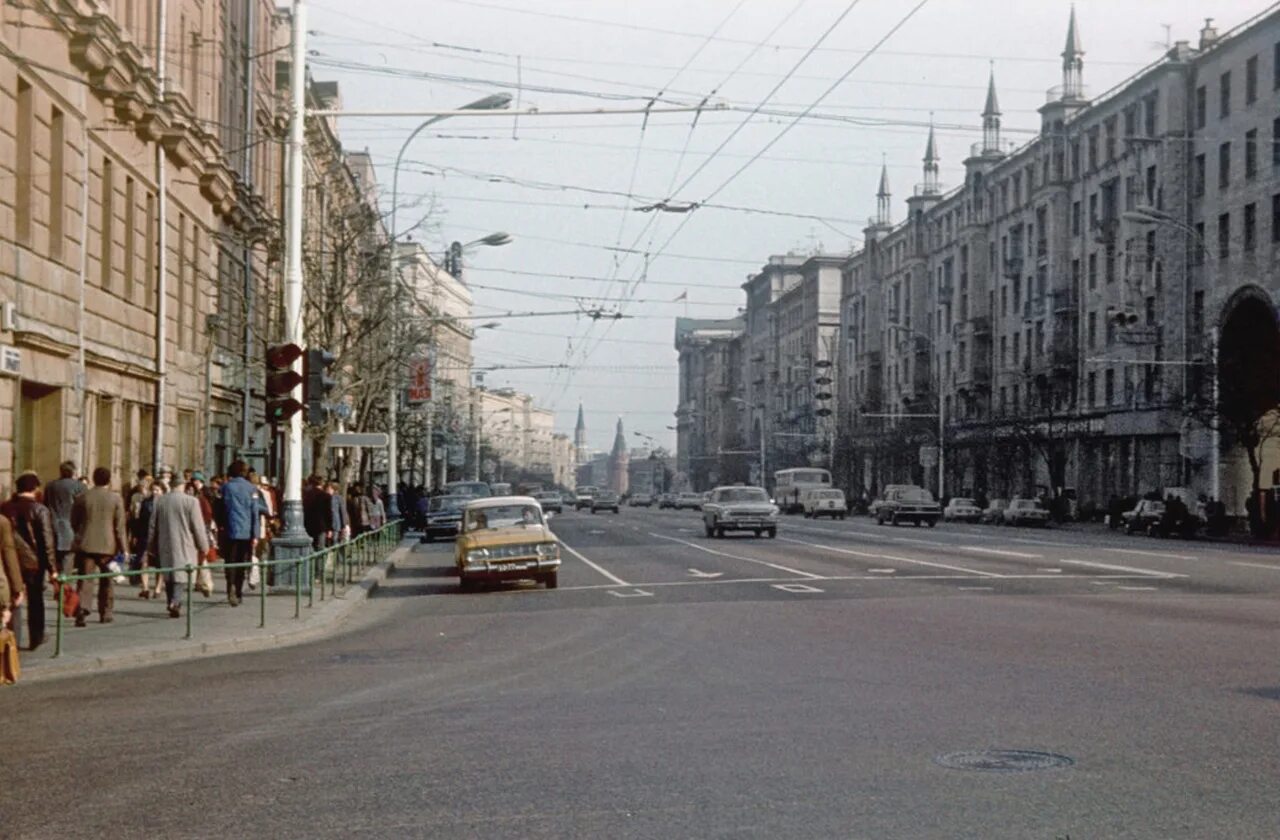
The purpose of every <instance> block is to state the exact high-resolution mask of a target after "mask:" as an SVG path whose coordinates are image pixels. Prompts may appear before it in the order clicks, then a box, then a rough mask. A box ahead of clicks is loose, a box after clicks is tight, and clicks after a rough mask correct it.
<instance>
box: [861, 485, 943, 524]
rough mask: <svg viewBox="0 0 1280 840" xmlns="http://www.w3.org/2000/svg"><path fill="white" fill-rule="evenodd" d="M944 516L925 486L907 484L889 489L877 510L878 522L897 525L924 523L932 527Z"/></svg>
mask: <svg viewBox="0 0 1280 840" xmlns="http://www.w3.org/2000/svg"><path fill="white" fill-rule="evenodd" d="M940 516H942V507H941V506H940V505H939V504H938V503H937V502H935V501H934V500H933V495H932V494H931V493H930V492H929V491H928V490H926V489H924V488H923V487H916V486H914V485H905V486H901V487H894V488H891V489H889V490H887V491H886V492H885V494H884V501H883V502H882V503H881V504H880V507H879V508H878V509H877V510H876V522H877V523H879V524H880V525H883V524H884V523H886V522H888V523H889V524H890V525H897V524H898V523H900V522H913V523H915V524H916V525H919V524H920V523H922V522H923V523H924V524H926V525H928V526H929V527H930V528H932V527H933V526H934V525H937V524H938V518H939V517H940Z"/></svg>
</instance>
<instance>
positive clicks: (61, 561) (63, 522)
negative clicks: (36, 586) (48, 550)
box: [44, 461, 85, 574]
mask: <svg viewBox="0 0 1280 840" xmlns="http://www.w3.org/2000/svg"><path fill="white" fill-rule="evenodd" d="M58 476H59V477H58V478H57V479H55V480H53V481H50V482H49V483H48V484H46V485H45V486H44V506H45V507H47V508H48V509H49V513H50V515H51V516H53V536H54V540H55V541H56V542H57V545H56V547H55V549H54V550H55V551H57V553H58V571H59V572H60V573H62V574H70V573H71V566H72V561H73V559H74V557H75V555H74V553H73V552H72V551H71V543H72V541H74V540H75V537H76V533H75V531H74V530H73V529H72V528H71V508H72V506H74V505H75V501H76V497H77V496H79V495H80V494H81V493H83V492H84V491H85V487H84V485H83V484H81V483H80V480H79V479H78V478H76V465H75V464H74V463H73V462H71V461H63V462H62V464H61V465H60V466H59V467H58Z"/></svg>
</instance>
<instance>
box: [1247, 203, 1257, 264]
mask: <svg viewBox="0 0 1280 840" xmlns="http://www.w3.org/2000/svg"><path fill="white" fill-rule="evenodd" d="M1257 244H1258V205H1257V204H1255V203H1253V202H1250V203H1248V204H1246V205H1245V206H1244V249H1245V251H1246V252H1248V251H1252V250H1253V249H1254V247H1255V246H1256V245H1257Z"/></svg>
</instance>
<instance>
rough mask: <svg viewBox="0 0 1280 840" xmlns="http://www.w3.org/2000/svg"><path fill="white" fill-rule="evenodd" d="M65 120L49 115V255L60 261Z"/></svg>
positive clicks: (56, 114)
mask: <svg viewBox="0 0 1280 840" xmlns="http://www.w3.org/2000/svg"><path fill="white" fill-rule="evenodd" d="M66 146H67V137H66V118H65V117H64V116H63V114H62V111H60V110H58V109H57V108H54V109H53V111H52V112H51V113H50V114H49V253H50V254H51V255H52V256H53V258H54V259H55V260H60V259H62V246H63V240H64V239H65V238H66V222H67V219H66V216H67V210H66V198H67V192H66V191H67V185H66V177H67V163H66V151H67V148H66Z"/></svg>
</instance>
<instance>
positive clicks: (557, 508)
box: [533, 490, 564, 513]
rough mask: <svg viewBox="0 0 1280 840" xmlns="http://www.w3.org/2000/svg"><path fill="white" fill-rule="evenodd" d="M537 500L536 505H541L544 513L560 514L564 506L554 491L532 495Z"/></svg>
mask: <svg viewBox="0 0 1280 840" xmlns="http://www.w3.org/2000/svg"><path fill="white" fill-rule="evenodd" d="M533 497H534V498H535V499H537V500H538V504H540V505H542V510H543V512H544V513H560V512H561V511H562V506H563V504H564V502H563V500H562V499H561V498H560V494H559V493H557V492H556V491H554V490H544V491H543V492H541V493H535V494H534V495H533Z"/></svg>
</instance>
